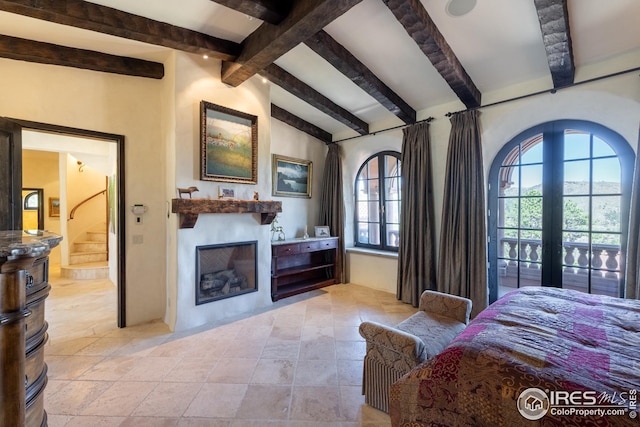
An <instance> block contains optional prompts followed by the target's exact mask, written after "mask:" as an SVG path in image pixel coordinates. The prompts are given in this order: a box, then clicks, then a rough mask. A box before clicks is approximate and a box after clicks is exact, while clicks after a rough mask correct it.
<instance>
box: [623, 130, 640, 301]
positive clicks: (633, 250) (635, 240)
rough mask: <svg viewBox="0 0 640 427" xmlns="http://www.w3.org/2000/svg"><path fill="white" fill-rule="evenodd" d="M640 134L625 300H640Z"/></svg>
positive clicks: (628, 245) (633, 189)
mask: <svg viewBox="0 0 640 427" xmlns="http://www.w3.org/2000/svg"><path fill="white" fill-rule="evenodd" d="M639 266H640V132H639V134H638V150H637V151H636V165H635V169H634V171H633V187H632V189H631V210H630V212H629V242H628V244H627V271H626V275H625V282H626V286H625V293H624V295H625V298H629V299H640V269H639Z"/></svg>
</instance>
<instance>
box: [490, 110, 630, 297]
mask: <svg viewBox="0 0 640 427" xmlns="http://www.w3.org/2000/svg"><path fill="white" fill-rule="evenodd" d="M634 158H635V154H634V152H633V150H632V148H631V147H630V145H629V144H628V143H627V141H625V139H624V138H623V137H622V136H620V135H619V134H617V133H615V132H613V131H611V130H610V129H607V128H605V127H604V126H601V125H598V124H595V123H592V122H585V121H570V120H562V121H555V122H550V123H545V124H542V125H539V126H536V127H534V128H532V129H529V130H527V131H525V132H523V133H521V134H520V135H518V136H516V137H515V138H514V139H512V140H511V141H510V142H509V143H507V144H506V145H505V146H504V147H503V149H502V150H501V151H500V152H499V153H498V155H497V156H496V158H495V160H494V162H493V164H492V166H491V171H490V174H489V180H490V181H489V184H490V185H489V237H490V239H489V261H490V267H489V288H490V289H489V291H490V301H491V302H493V301H495V300H496V299H497V298H499V297H500V296H502V294H504V293H505V292H507V291H509V290H512V289H514V288H519V287H522V286H554V287H561V288H569V289H577V290H580V291H584V292H588V293H594V294H604V295H612V296H621V295H622V290H623V288H624V254H625V250H626V241H627V228H628V219H629V203H630V194H631V180H632V176H633V164H634Z"/></svg>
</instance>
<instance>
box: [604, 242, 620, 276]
mask: <svg viewBox="0 0 640 427" xmlns="http://www.w3.org/2000/svg"><path fill="white" fill-rule="evenodd" d="M606 251H607V262H606V263H605V265H606V266H607V268H608V269H609V270H617V269H618V259H617V256H618V253H619V252H620V250H619V249H618V248H614V249H606ZM604 277H608V278H613V279H617V278H618V274H617V273H616V272H615V271H607V272H606V273H605V274H604Z"/></svg>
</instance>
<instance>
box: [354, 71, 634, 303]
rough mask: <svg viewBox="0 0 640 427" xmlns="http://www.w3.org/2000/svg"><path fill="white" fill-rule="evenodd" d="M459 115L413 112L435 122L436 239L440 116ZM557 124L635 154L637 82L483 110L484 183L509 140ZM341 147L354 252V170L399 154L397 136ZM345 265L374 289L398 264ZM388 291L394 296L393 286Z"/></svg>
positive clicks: (629, 78) (504, 94) (369, 259)
mask: <svg viewBox="0 0 640 427" xmlns="http://www.w3.org/2000/svg"><path fill="white" fill-rule="evenodd" d="M538 90H541V87H540V83H539V82H530V83H528V84H527V85H522V86H518V87H512V88H509V89H507V90H504V91H500V92H497V93H490V94H485V95H483V97H484V99H485V101H484V103H485V104H486V103H490V102H495V101H498V100H501V99H509V98H512V97H515V96H519V95H522V94H523V93H530V92H534V91H538ZM460 109H461V108H460V106H459V105H457V104H451V105H442V106H438V107H435V108H432V109H428V110H424V111H420V112H418V119H419V120H420V119H424V118H426V117H430V116H433V117H435V118H436V120H434V121H433V122H432V123H431V126H430V135H431V150H432V160H433V164H432V166H433V172H434V174H433V184H434V211H435V217H436V224H435V232H436V236H439V235H440V224H441V216H442V197H443V193H444V178H445V173H446V160H447V148H448V143H449V132H450V129H451V126H450V122H449V119H448V118H446V117H445V114H446V113H447V112H453V111H458V110H460ZM560 119H580V120H589V121H593V122H597V123H600V124H602V125H604V126H606V127H608V128H610V129H612V130H614V131H616V132H618V133H619V134H621V135H622V136H623V137H624V138H625V139H626V140H627V141H628V142H629V143H630V145H631V146H632V147H633V149H634V150H636V146H637V141H638V127H639V125H640V123H639V120H640V82H639V81H638V76H637V73H629V74H626V75H622V76H618V77H614V78H610V79H606V80H601V81H598V82H593V83H589V84H585V85H581V86H575V87H573V88H569V89H564V90H560V91H558V92H557V93H555V94H550V93H549V94H543V95H539V96H535V97H531V98H526V99H523V100H520V101H514V102H509V103H505V104H501V105H498V106H494V107H488V108H484V109H482V110H481V115H480V123H481V132H482V145H483V161H484V169H485V182H486V180H487V178H488V171H489V169H490V167H491V162H492V161H493V159H494V157H495V156H496V154H497V153H498V151H499V150H500V149H501V148H502V146H503V145H504V144H506V143H507V142H508V141H509V140H510V139H511V138H513V137H515V136H516V135H518V134H519V133H520V132H522V131H524V130H526V129H528V128H530V127H533V126H535V125H537V124H540V123H544V122H548V121H553V120H560ZM342 145H343V148H344V153H345V167H344V176H345V183H344V191H345V198H346V201H347V220H346V225H347V232H346V235H347V236H348V237H347V241H346V243H347V246H353V227H354V225H353V215H354V213H353V185H354V180H355V175H356V173H357V171H358V168H359V167H360V165H361V164H362V162H363V161H364V160H366V159H367V158H368V157H369V156H370V155H371V154H373V153H375V152H378V151H381V150H385V149H394V150H397V151H400V149H401V146H402V133H401V131H391V132H386V133H382V134H379V135H376V136H369V137H364V138H359V139H354V140H350V141H345V142H344V143H342ZM485 191H486V190H485ZM438 245H439V239H437V241H436V250H437V248H438ZM349 260H350V266H349V271H350V277H349V279H350V281H351V282H352V283H357V284H360V285H363V286H370V287H373V288H378V287H379V283H390V282H392V281H395V280H397V279H396V278H397V272H396V269H397V263H394V262H392V261H391V262H386V263H385V264H388V265H387V266H386V267H385V268H384V271H379V270H380V269H379V268H378V269H376V272H375V273H373V272H372V270H371V268H369V266H370V265H373V264H375V263H379V262H380V261H379V259H378V258H376V257H375V256H367V255H363V254H358V255H357V256H353V255H350V256H349ZM371 283H373V285H372V284H371ZM393 289H394V292H395V285H394V287H393Z"/></svg>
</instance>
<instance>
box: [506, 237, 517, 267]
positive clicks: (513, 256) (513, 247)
mask: <svg viewBox="0 0 640 427" xmlns="http://www.w3.org/2000/svg"><path fill="white" fill-rule="evenodd" d="M507 243H508V244H509V258H511V259H510V260H509V265H518V263H517V262H516V261H515V259H516V257H517V256H518V253H517V252H516V244H517V242H515V241H512V240H509V241H508V242H507Z"/></svg>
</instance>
